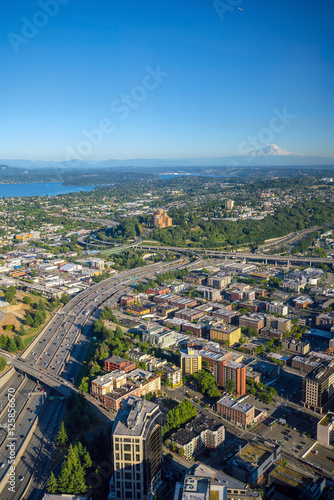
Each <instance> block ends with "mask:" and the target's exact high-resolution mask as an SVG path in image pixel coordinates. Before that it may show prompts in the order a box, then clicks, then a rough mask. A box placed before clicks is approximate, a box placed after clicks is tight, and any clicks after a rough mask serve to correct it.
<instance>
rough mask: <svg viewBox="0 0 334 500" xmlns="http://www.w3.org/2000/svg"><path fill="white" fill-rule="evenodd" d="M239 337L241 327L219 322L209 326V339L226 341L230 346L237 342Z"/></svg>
mask: <svg viewBox="0 0 334 500" xmlns="http://www.w3.org/2000/svg"><path fill="white" fill-rule="evenodd" d="M240 337H241V328H240V327H236V326H231V325H227V324H225V323H221V324H219V325H216V326H214V327H210V339H212V340H217V341H219V342H228V344H229V345H230V346H232V345H234V344H236V343H237V342H239V340H240Z"/></svg>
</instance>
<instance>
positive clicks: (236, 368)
mask: <svg viewBox="0 0 334 500" xmlns="http://www.w3.org/2000/svg"><path fill="white" fill-rule="evenodd" d="M213 376H214V379H215V381H216V382H217V384H218V385H219V386H220V387H226V384H227V382H228V381H229V380H232V382H233V383H234V388H233V392H234V393H235V394H236V395H237V396H238V397H240V396H243V395H244V394H246V366H245V365H242V364H241V363H237V362H236V361H231V360H229V359H228V360H222V361H221V360H218V361H216V363H215V364H214V367H213Z"/></svg>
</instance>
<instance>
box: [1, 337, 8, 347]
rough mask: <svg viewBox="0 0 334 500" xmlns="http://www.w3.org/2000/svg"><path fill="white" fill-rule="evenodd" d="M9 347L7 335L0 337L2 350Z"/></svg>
mask: <svg viewBox="0 0 334 500" xmlns="http://www.w3.org/2000/svg"><path fill="white" fill-rule="evenodd" d="M7 345H8V336H7V335H3V334H2V335H0V347H1V349H7Z"/></svg>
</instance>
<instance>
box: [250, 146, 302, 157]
mask: <svg viewBox="0 0 334 500" xmlns="http://www.w3.org/2000/svg"><path fill="white" fill-rule="evenodd" d="M248 156H303V155H301V154H298V153H289V151H285V149H282V148H280V147H279V146H277V145H276V144H266V145H265V146H263V148H260V149H258V150H257V151H252V152H251V153H249V154H248Z"/></svg>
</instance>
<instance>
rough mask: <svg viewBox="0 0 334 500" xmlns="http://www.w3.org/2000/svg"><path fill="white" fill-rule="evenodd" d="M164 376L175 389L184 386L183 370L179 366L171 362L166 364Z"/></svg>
mask: <svg viewBox="0 0 334 500" xmlns="http://www.w3.org/2000/svg"><path fill="white" fill-rule="evenodd" d="M162 376H163V378H164V379H165V380H166V381H167V382H168V384H169V385H170V386H171V387H172V388H173V389H175V388H176V387H180V386H182V370H181V368H179V367H178V366H176V365H172V364H170V363H168V364H166V365H164V366H163V368H162Z"/></svg>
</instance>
